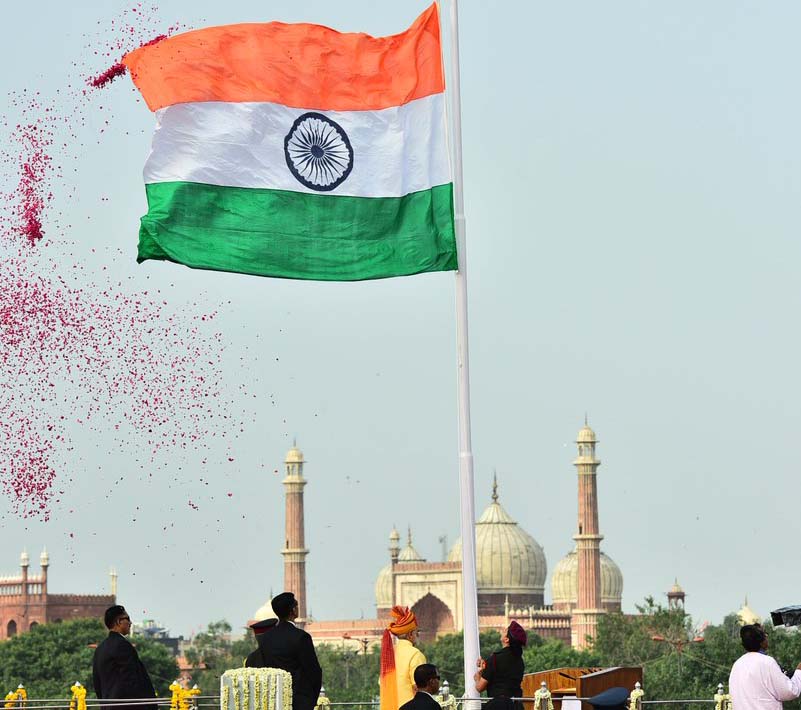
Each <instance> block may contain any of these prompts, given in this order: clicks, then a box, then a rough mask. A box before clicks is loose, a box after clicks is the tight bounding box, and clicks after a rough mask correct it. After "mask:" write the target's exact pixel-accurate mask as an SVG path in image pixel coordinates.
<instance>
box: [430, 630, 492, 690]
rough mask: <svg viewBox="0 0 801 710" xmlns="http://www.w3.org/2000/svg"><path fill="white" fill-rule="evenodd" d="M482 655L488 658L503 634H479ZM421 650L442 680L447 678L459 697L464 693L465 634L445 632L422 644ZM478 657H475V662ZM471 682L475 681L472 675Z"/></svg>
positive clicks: (486, 632)
mask: <svg viewBox="0 0 801 710" xmlns="http://www.w3.org/2000/svg"><path fill="white" fill-rule="evenodd" d="M479 647H480V649H481V657H482V658H486V657H487V656H489V654H490V653H492V652H493V651H496V650H497V649H499V648H500V647H501V635H500V634H499V633H498V632H497V631H483V632H482V633H481V634H480V635H479ZM420 650H421V651H422V652H423V654H424V655H425V657H426V660H427V661H428V662H429V663H433V664H434V665H435V666H436V667H437V668H438V669H439V674H440V676H441V677H442V680H447V681H448V684H449V685H450V687H451V692H452V693H454V694H456V696H457V697H459V696H461V695H462V694H463V693H464V687H465V686H464V635H463V634H462V633H461V632H459V633H458V634H445V635H444V636H440V637H439V638H438V639H436V641H433V642H431V643H428V644H421V647H420ZM477 660H478V659H477V658H476V659H474V661H473V663H474V662H475V661H477ZM471 665H472V664H471ZM470 682H471V683H472V682H473V677H472V675H471V676H470Z"/></svg>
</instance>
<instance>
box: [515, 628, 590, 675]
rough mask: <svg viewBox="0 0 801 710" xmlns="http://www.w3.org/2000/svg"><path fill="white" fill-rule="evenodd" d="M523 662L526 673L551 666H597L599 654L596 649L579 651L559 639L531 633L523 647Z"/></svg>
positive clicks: (543, 669) (545, 669)
mask: <svg viewBox="0 0 801 710" xmlns="http://www.w3.org/2000/svg"><path fill="white" fill-rule="evenodd" d="M523 662H524V664H525V669H526V673H537V672H538V671H547V670H549V669H551V668H565V667H575V668H585V667H588V666H590V667H591V666H597V665H598V664H599V656H598V654H597V653H596V652H595V651H586V650H582V651H579V650H577V649H575V648H572V647H571V646H568V645H567V644H566V643H564V642H563V641H560V640H559V639H543V638H541V637H540V636H538V635H537V634H532V633H529V635H528V643H527V644H526V647H525V648H524V649H523Z"/></svg>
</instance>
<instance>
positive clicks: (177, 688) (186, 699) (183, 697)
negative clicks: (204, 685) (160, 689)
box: [170, 680, 200, 710]
mask: <svg viewBox="0 0 801 710" xmlns="http://www.w3.org/2000/svg"><path fill="white" fill-rule="evenodd" d="M170 691H171V692H172V697H171V698H170V710H189V707H190V705H191V700H192V698H194V697H195V696H196V695H200V688H198V687H197V686H195V687H194V688H184V687H183V686H181V684H180V683H179V682H178V681H177V680H176V681H173V682H172V684H171V685H170Z"/></svg>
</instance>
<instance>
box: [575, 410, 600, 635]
mask: <svg viewBox="0 0 801 710" xmlns="http://www.w3.org/2000/svg"><path fill="white" fill-rule="evenodd" d="M596 443H598V440H597V439H596V438H595V432H594V431H593V430H592V429H590V427H589V426H588V425H587V420H586V418H585V419H584V427H583V428H582V429H581V431H579V433H578V437H576V444H577V445H578V457H577V458H576V460H575V461H574V462H573V465H574V466H575V467H576V470H577V472H578V532H577V533H576V534H575V535H574V536H573V539H574V540H575V541H576V548H577V550H578V600H577V601H578V603H577V604H576V608H575V609H574V610H573V617H572V620H571V636H572V642H573V647H574V648H587V647H588V646H589V645H591V644H590V643H588V641H587V637H590V638H591V639H594V638H596V635H597V628H598V615H599V614H603V613H604V611H603V609H602V608H601V540H603V535H601V533H600V531H599V529H598V485H597V483H596V474H597V471H598V466H600V465H601V462H600V461H599V460H598V459H597V458H595V444H596Z"/></svg>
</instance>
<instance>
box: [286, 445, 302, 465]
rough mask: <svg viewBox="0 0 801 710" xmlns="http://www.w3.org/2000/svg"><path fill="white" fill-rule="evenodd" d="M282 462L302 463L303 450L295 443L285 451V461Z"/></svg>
mask: <svg viewBox="0 0 801 710" xmlns="http://www.w3.org/2000/svg"><path fill="white" fill-rule="evenodd" d="M284 463H303V452H302V451H301V450H300V449H299V448H298V447H297V446H296V445H295V444H292V448H291V449H290V450H289V451H287V452H286V461H284Z"/></svg>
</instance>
